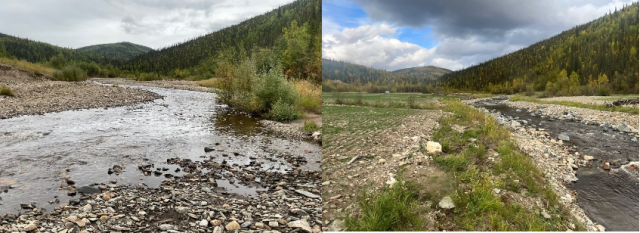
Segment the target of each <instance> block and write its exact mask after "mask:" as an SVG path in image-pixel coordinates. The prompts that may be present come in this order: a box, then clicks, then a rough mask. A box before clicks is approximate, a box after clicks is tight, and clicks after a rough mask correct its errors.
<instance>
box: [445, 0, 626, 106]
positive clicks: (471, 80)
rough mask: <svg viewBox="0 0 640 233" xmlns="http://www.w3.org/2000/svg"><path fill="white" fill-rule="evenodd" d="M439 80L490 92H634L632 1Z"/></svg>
mask: <svg viewBox="0 0 640 233" xmlns="http://www.w3.org/2000/svg"><path fill="white" fill-rule="evenodd" d="M442 80H443V81H444V82H446V85H447V86H449V87H453V88H457V89H461V90H476V91H478V90H480V91H491V92H494V93H513V92H520V91H525V90H528V91H529V92H533V90H537V91H543V90H544V91H545V94H547V95H581V94H584V95H593V94H600V95H606V94H609V93H610V92H612V91H613V92H615V93H638V3H637V2H636V3H633V4H631V5H627V6H626V7H624V8H623V9H617V10H615V11H614V12H611V13H608V14H607V15H605V16H603V17H601V18H598V19H596V20H594V21H592V22H589V23H587V24H584V25H579V26H576V27H574V28H572V29H570V30H567V31H564V32H562V33H560V34H559V35H556V36H554V37H551V38H549V39H546V40H543V41H541V42H538V43H536V44H533V45H531V46H529V47H527V48H524V49H522V50H519V51H516V52H513V53H511V54H508V55H505V56H502V57H498V58H495V59H492V60H490V61H487V62H484V63H482V64H479V65H476V66H472V67H469V68H467V69H464V70H460V71H456V72H453V73H449V74H447V75H444V76H443V77H442Z"/></svg>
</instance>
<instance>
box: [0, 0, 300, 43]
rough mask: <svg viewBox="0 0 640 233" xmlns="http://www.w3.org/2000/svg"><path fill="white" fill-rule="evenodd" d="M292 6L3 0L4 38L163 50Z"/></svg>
mask: <svg viewBox="0 0 640 233" xmlns="http://www.w3.org/2000/svg"><path fill="white" fill-rule="evenodd" d="M290 2H293V0H180V1H173V0H130V1H129V0H56V1H49V0H29V1H23V0H3V1H2V7H0V33H4V34H8V35H12V36H17V37H21V38H29V39H31V40H36V41H41V42H46V43H49V44H53V45H57V46H62V47H67V48H74V49H75V48H80V47H84V46H88V45H95V44H106V43H117V42H122V41H128V42H132V43H135V44H140V45H144V46H147V47H150V48H153V49H158V48H161V47H166V46H170V45H172V44H175V43H180V42H184V41H186V40H189V39H191V38H194V37H197V36H200V35H205V34H208V33H211V32H214V31H218V30H220V29H223V28H225V27H228V26H232V25H234V24H237V23H240V22H242V21H244V20H246V19H250V18H252V17H254V16H256V15H260V14H262V13H266V12H268V11H271V10H273V9H275V8H277V7H279V6H282V5H285V4H287V3H290Z"/></svg>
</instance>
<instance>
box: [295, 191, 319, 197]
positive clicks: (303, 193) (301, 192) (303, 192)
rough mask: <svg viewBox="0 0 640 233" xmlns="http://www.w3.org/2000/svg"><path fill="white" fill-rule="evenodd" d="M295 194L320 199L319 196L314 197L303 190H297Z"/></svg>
mask: <svg viewBox="0 0 640 233" xmlns="http://www.w3.org/2000/svg"><path fill="white" fill-rule="evenodd" d="M296 193H299V194H302V195H304V196H306V197H308V198H320V196H318V195H315V194H313V193H310V192H307V191H304V190H299V189H298V190H296Z"/></svg>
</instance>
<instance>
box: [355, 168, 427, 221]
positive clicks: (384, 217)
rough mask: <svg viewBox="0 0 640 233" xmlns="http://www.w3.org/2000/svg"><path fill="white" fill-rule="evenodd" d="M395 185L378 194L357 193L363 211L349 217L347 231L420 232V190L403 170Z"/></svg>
mask: <svg viewBox="0 0 640 233" xmlns="http://www.w3.org/2000/svg"><path fill="white" fill-rule="evenodd" d="M396 179H397V183H396V184H395V185H394V186H393V187H392V188H385V189H384V190H382V191H381V192H378V193H368V192H367V191H366V189H365V191H363V192H362V194H361V195H360V196H358V206H359V207H360V210H361V212H360V214H359V215H357V216H353V217H347V218H346V219H345V223H346V226H347V231H419V230H423V228H424V220H423V219H422V218H421V217H420V210H419V205H418V201H417V191H416V189H415V186H413V185H412V184H411V183H410V182H408V181H404V179H403V178H402V175H401V173H398V176H397V177H396Z"/></svg>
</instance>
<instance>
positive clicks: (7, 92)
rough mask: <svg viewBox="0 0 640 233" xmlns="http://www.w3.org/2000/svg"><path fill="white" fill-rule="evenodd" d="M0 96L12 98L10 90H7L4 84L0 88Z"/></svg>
mask: <svg viewBox="0 0 640 233" xmlns="http://www.w3.org/2000/svg"><path fill="white" fill-rule="evenodd" d="M0 95H6V96H14V95H13V92H11V89H9V87H7V85H4V84H2V86H0Z"/></svg>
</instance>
